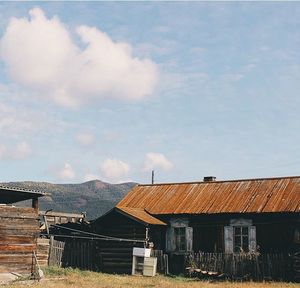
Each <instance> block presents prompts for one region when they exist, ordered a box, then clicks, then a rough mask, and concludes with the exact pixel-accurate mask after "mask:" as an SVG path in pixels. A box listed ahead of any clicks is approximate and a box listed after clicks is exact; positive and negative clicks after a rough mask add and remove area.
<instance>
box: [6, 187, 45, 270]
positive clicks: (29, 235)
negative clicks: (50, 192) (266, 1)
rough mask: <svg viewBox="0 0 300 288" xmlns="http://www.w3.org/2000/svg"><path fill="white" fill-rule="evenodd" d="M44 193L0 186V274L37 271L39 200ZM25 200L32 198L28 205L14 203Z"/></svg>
mask: <svg viewBox="0 0 300 288" xmlns="http://www.w3.org/2000/svg"><path fill="white" fill-rule="evenodd" d="M45 195H47V194H46V193H43V192H40V191H34V190H25V189H21V188H12V187H7V186H2V185H0V273H18V274H21V275H33V274H34V273H35V272H36V252H37V239H38V236H39V215H38V212H39V211H38V210H39V202H38V199H39V197H42V196H45ZM26 200H29V201H31V205H30V206H31V207H20V203H17V202H21V201H26ZM15 203H17V204H15Z"/></svg>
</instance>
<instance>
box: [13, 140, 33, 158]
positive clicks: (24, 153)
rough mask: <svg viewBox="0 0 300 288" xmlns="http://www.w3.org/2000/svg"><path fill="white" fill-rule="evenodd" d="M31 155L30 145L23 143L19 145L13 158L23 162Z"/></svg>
mask: <svg viewBox="0 0 300 288" xmlns="http://www.w3.org/2000/svg"><path fill="white" fill-rule="evenodd" d="M30 154H31V147H30V145H29V144H28V143H27V142H25V141H23V142H21V143H19V144H18V145H17V147H16V149H15V151H14V152H13V155H12V157H13V158H14V159H19V160H22V159H26V158H28V156H30Z"/></svg>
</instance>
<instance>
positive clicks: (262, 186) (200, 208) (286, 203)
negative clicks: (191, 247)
mask: <svg viewBox="0 0 300 288" xmlns="http://www.w3.org/2000/svg"><path fill="white" fill-rule="evenodd" d="M117 207H118V208H119V209H124V208H126V207H127V208H140V209H145V210H147V211H148V212H149V213H151V214H154V215H155V214H215V213H263V212H264V213H265V212H300V176H297V177H296V176H294V177H280V178H264V179H243V180H229V181H214V182H192V183H173V184H172V183H167V184H154V185H138V186H135V187H134V188H133V189H132V190H131V191H130V192H129V193H128V194H127V196H125V197H124V198H123V200H121V201H120V202H119V204H118V205H117Z"/></svg>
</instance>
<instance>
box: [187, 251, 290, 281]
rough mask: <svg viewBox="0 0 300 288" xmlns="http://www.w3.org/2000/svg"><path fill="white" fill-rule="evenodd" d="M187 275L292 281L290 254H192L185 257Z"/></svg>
mask: <svg viewBox="0 0 300 288" xmlns="http://www.w3.org/2000/svg"><path fill="white" fill-rule="evenodd" d="M185 267H186V271H187V272H188V273H190V274H194V275H195V274H196V275H197V276H200V277H214V278H218V277H219V278H221V277H222V278H227V279H233V280H255V281H261V280H275V281H276V280H281V281H291V280H293V279H294V271H293V257H292V256H291V255H289V254H282V253H277V254H261V255H257V254H223V253H191V254H188V255H186V257H185Z"/></svg>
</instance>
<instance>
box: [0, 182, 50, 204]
mask: <svg viewBox="0 0 300 288" xmlns="http://www.w3.org/2000/svg"><path fill="white" fill-rule="evenodd" d="M49 195H50V194H48V193H45V192H41V191H37V190H30V189H23V188H20V187H12V186H7V185H2V184H0V203H5V204H10V203H15V202H19V201H24V200H28V199H32V198H35V197H42V196H49Z"/></svg>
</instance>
